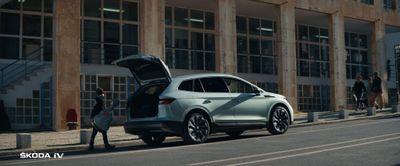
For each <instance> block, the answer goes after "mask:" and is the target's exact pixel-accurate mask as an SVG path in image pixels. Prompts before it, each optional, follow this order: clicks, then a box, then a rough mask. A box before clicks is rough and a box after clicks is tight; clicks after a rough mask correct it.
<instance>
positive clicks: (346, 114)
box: [339, 109, 349, 119]
mask: <svg viewBox="0 0 400 166" xmlns="http://www.w3.org/2000/svg"><path fill="white" fill-rule="evenodd" d="M348 118H349V111H348V110H344V109H342V110H340V112H339V119H348Z"/></svg>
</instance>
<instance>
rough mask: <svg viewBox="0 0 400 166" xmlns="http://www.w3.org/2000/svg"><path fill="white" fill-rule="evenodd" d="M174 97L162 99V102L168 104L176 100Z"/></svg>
mask: <svg viewBox="0 0 400 166" xmlns="http://www.w3.org/2000/svg"><path fill="white" fill-rule="evenodd" d="M174 101H175V99H174V98H167V99H160V104H164V105H168V104H171V103H172V102H174Z"/></svg>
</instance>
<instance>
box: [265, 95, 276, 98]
mask: <svg viewBox="0 0 400 166" xmlns="http://www.w3.org/2000/svg"><path fill="white" fill-rule="evenodd" d="M264 97H265V98H272V97H274V96H271V95H264Z"/></svg>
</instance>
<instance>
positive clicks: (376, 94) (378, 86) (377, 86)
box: [369, 72, 384, 109]
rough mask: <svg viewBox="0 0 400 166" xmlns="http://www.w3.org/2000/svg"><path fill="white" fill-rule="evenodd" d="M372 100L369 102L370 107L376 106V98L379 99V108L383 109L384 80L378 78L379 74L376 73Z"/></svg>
mask: <svg viewBox="0 0 400 166" xmlns="http://www.w3.org/2000/svg"><path fill="white" fill-rule="evenodd" d="M371 93H372V94H371V100H370V102H369V104H370V106H371V107H373V106H375V101H376V98H378V99H379V100H378V104H379V105H378V106H379V108H380V109H383V103H384V99H383V95H382V80H381V78H379V77H378V73H377V72H374V74H373V75H372V84H371Z"/></svg>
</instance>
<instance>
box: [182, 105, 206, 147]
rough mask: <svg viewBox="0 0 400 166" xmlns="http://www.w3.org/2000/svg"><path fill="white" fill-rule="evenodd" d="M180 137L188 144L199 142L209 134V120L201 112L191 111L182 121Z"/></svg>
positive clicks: (203, 140)
mask: <svg viewBox="0 0 400 166" xmlns="http://www.w3.org/2000/svg"><path fill="white" fill-rule="evenodd" d="M183 124H184V125H183V131H182V139H183V141H185V142H186V143H188V144H199V143H203V142H205V141H206V140H207V138H208V136H209V135H210V121H209V120H208V119H207V118H206V117H205V116H204V115H203V114H201V113H197V112H196V113H192V114H190V115H188V116H187V117H186V118H185V121H184V123H183Z"/></svg>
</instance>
